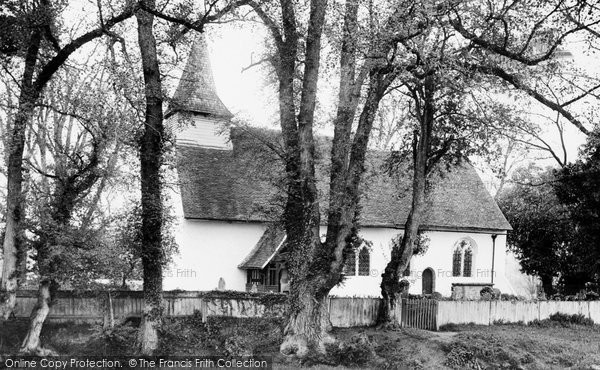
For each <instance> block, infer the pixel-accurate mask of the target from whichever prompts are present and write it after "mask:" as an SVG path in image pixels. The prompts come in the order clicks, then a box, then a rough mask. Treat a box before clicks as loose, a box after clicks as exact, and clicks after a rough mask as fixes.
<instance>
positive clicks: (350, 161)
mask: <svg viewBox="0 0 600 370" xmlns="http://www.w3.org/2000/svg"><path fill="white" fill-rule="evenodd" d="M250 5H251V6H252V8H253V9H254V11H255V13H256V15H257V16H258V17H259V18H260V19H261V20H262V22H263V23H264V24H265V26H266V27H267V29H268V31H269V32H270V35H271V38H272V44H273V49H272V54H271V55H269V58H268V60H269V61H271V66H272V68H273V70H274V72H275V76H276V77H277V84H278V102H279V120H280V125H281V130H282V137H283V149H284V156H283V157H284V162H285V171H286V195H287V199H286V203H285V208H284V212H283V216H282V217H283V224H284V226H285V230H286V233H287V245H288V248H289V254H288V256H289V260H288V268H289V272H290V277H291V280H290V297H289V302H290V304H289V311H288V317H287V323H286V326H285V331H284V333H285V338H284V342H283V344H282V345H281V351H282V352H283V353H285V354H290V355H296V356H299V357H303V356H306V354H307V353H308V352H309V351H311V350H317V351H324V350H325V346H326V344H327V343H329V342H331V341H332V340H333V338H332V337H331V336H330V335H329V334H328V329H329V328H330V324H329V322H328V312H327V307H326V298H327V295H328V293H329V291H330V290H331V288H333V287H334V286H335V285H336V284H338V283H339V282H340V281H341V279H342V269H343V266H344V259H345V255H346V251H347V250H348V245H349V244H351V243H352V242H353V241H354V240H355V239H356V237H357V227H358V224H359V219H360V209H359V198H360V193H359V185H360V182H361V177H362V174H363V171H364V164H365V156H366V152H367V147H368V143H369V136H370V133H371V129H372V127H373V122H374V118H375V115H376V112H377V109H378V106H379V103H380V101H381V99H382V97H383V96H384V94H385V92H386V91H387V89H388V88H389V86H390V85H391V84H392V82H393V81H394V80H395V78H396V76H397V75H398V74H399V73H400V71H401V70H400V68H399V67H398V65H397V63H396V62H397V58H402V57H404V55H403V54H402V53H398V51H397V45H398V43H399V42H402V41H403V40H407V39H410V38H411V37H413V36H414V35H416V34H419V33H420V32H421V29H422V27H423V25H424V23H425V20H424V18H423V9H422V8H421V6H420V5H418V4H412V3H411V4H408V3H407V4H405V3H402V2H400V3H391V4H389V5H390V6H389V7H388V8H386V7H385V6H383V5H382V7H381V8H379V7H377V9H375V8H373V7H371V8H369V7H367V6H366V4H363V3H362V2H360V1H354V0H348V1H346V2H344V3H343V4H331V5H329V4H328V2H327V1H326V0H313V1H307V2H306V3H302V2H299V3H298V2H294V1H289V0H281V1H279V2H278V3H276V4H275V3H272V4H270V3H269V4H263V3H259V2H250ZM361 5H365V7H364V8H363V7H362V6H361ZM328 14H329V15H330V16H331V17H332V21H331V22H330V21H329V20H328V18H327V15H328ZM335 17H337V18H338V19H341V20H342V21H341V22H335V21H333V19H334V18H335ZM303 20H307V21H306V23H304V22H303ZM360 25H368V27H361V26H360ZM326 26H327V27H331V29H329V28H328V31H329V32H330V34H332V35H337V40H330V39H327V41H331V44H330V45H332V46H333V49H334V50H335V51H336V52H337V54H336V56H335V58H336V60H337V62H336V63H338V65H337V69H336V70H337V71H338V72H339V75H338V76H339V85H338V88H339V90H338V96H337V111H336V114H335V118H334V119H333V130H334V136H333V141H332V148H331V157H330V160H331V162H330V163H331V171H330V178H329V194H328V204H327V205H325V204H326V203H327V200H324V199H323V198H321V197H320V196H319V193H318V191H317V184H316V181H317V180H316V178H315V137H314V135H315V133H314V131H315V111H316V106H317V100H318V84H319V80H320V77H321V76H322V72H323V71H322V70H321V69H320V67H321V54H323V53H324V51H323V49H324V46H323V43H324V40H323V38H324V28H325V27H326ZM361 92H362V95H361ZM322 207H324V208H325V209H326V210H325V211H324V213H325V214H326V215H327V219H326V220H321V211H322ZM322 221H323V222H322ZM322 223H325V224H326V225H327V232H326V236H325V240H324V241H321V238H320V233H319V228H320V226H321V224H322Z"/></svg>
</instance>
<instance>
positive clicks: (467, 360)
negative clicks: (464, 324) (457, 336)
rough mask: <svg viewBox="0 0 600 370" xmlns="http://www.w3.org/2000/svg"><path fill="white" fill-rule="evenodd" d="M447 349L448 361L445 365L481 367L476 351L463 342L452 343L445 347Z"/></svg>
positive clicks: (461, 367) (452, 366)
mask: <svg viewBox="0 0 600 370" xmlns="http://www.w3.org/2000/svg"><path fill="white" fill-rule="evenodd" d="M444 350H445V351H446V353H447V354H446V362H445V363H444V365H446V366H449V367H451V368H453V369H476V368H480V367H479V364H478V363H477V358H476V357H475V353H473V351H472V350H471V349H470V348H467V347H466V346H465V345H463V344H462V343H452V344H450V345H448V346H446V347H444Z"/></svg>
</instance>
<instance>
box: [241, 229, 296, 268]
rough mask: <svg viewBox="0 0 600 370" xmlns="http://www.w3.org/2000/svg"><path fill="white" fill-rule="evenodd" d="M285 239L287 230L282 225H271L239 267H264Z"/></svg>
mask: <svg viewBox="0 0 600 370" xmlns="http://www.w3.org/2000/svg"><path fill="white" fill-rule="evenodd" d="M285 239H286V235H285V230H284V229H283V227H281V225H279V224H272V225H269V227H267V230H265V233H264V234H263V235H262V236H261V238H260V239H259V240H258V243H256V245H255V246H254V248H253V249H252V251H250V253H249V254H248V256H247V257H246V259H245V260H244V261H242V263H240V265H239V266H238V267H239V268H241V269H260V270H262V269H264V268H265V267H266V266H267V264H268V263H269V262H270V261H271V259H272V258H273V257H274V256H275V254H277V252H279V250H280V249H281V247H282V245H283V243H284V242H285Z"/></svg>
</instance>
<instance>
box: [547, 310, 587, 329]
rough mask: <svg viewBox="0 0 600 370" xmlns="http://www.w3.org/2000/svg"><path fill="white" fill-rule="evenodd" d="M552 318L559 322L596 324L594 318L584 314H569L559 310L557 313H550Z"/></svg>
mask: <svg viewBox="0 0 600 370" xmlns="http://www.w3.org/2000/svg"><path fill="white" fill-rule="evenodd" d="M550 320H551V321H556V322H559V323H561V324H575V325H586V326H591V325H594V320H592V319H590V318H587V317H585V316H584V315H582V314H575V315H567V314H564V313H560V312H557V313H555V314H552V315H550Z"/></svg>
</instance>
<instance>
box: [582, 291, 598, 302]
mask: <svg viewBox="0 0 600 370" xmlns="http://www.w3.org/2000/svg"><path fill="white" fill-rule="evenodd" d="M599 299H600V294H598V293H596V292H587V293H586V295H585V300H586V301H597V300H599Z"/></svg>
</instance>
